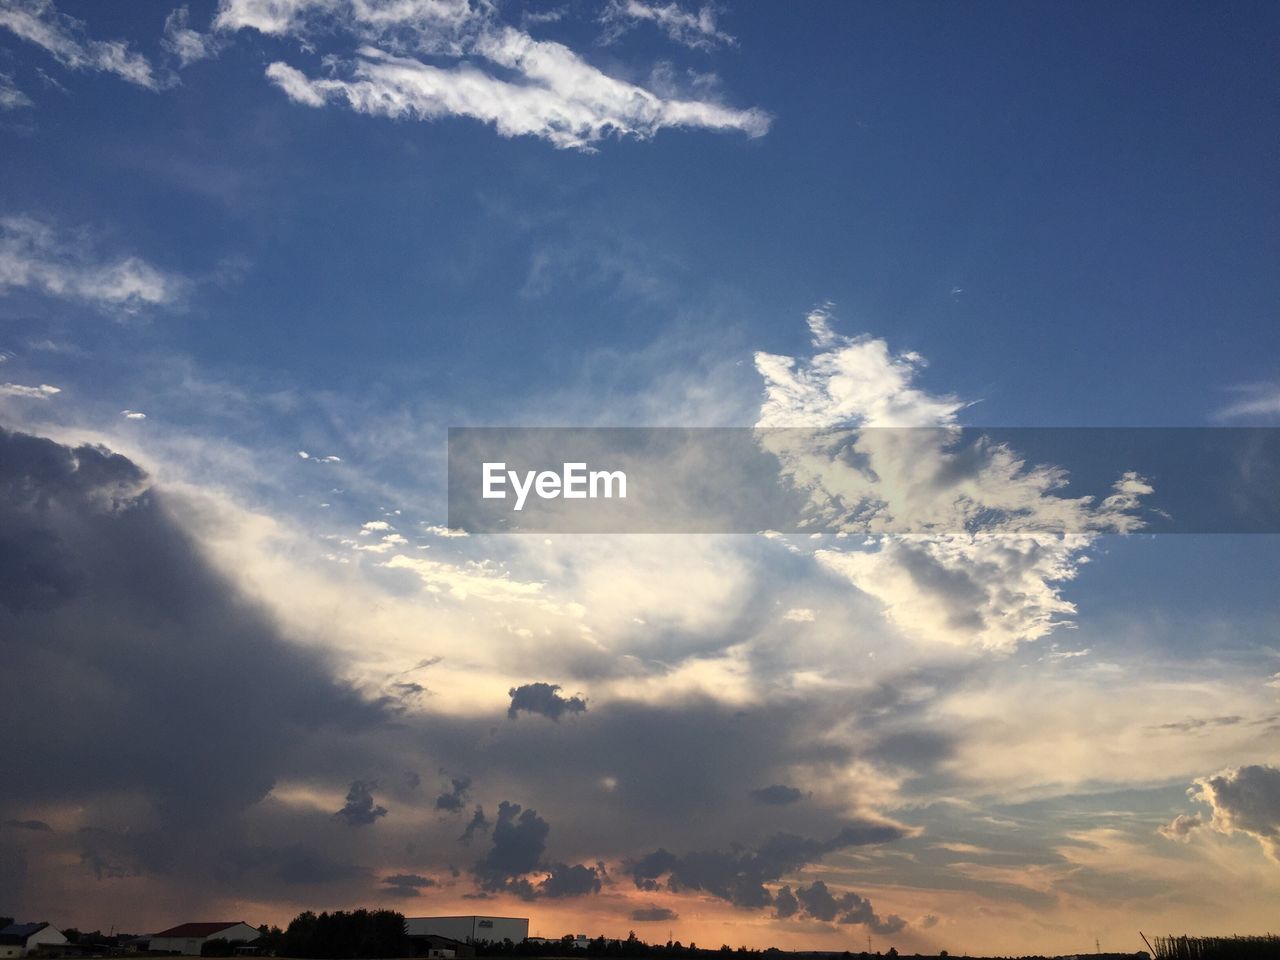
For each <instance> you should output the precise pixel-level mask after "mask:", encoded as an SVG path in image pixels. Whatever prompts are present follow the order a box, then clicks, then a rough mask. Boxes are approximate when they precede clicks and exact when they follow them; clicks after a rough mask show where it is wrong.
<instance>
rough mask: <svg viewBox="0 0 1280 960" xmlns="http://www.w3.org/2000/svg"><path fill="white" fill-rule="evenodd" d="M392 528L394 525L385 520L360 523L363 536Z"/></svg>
mask: <svg viewBox="0 0 1280 960" xmlns="http://www.w3.org/2000/svg"><path fill="white" fill-rule="evenodd" d="M391 529H393V527H392V526H391V524H389V523H387V521H385V520H370V521H369V522H368V523H363V524H361V525H360V534H361V536H368V535H369V534H370V533H374V532H381V531H383V530H391Z"/></svg>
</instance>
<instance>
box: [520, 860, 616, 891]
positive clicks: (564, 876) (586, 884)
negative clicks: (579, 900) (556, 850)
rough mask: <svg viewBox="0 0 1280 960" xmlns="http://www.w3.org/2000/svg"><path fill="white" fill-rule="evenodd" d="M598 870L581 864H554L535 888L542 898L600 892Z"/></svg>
mask: <svg viewBox="0 0 1280 960" xmlns="http://www.w3.org/2000/svg"><path fill="white" fill-rule="evenodd" d="M600 884H601V880H600V870H599V869H598V868H597V867H588V866H586V865H584V864H581V863H574V864H568V863H554V864H552V865H551V867H550V870H549V872H548V874H547V877H546V879H545V880H543V881H542V882H541V883H539V884H538V885H537V887H536V888H535V889H536V891H537V893H536V895H537V896H542V897H550V898H556V897H581V896H585V895H586V894H589V893H599V892H600Z"/></svg>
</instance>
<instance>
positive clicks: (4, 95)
mask: <svg viewBox="0 0 1280 960" xmlns="http://www.w3.org/2000/svg"><path fill="white" fill-rule="evenodd" d="M29 106H31V98H30V97H28V96H27V95H26V94H25V93H23V92H22V91H21V90H19V89H18V88H17V87H15V86H14V85H13V77H11V76H9V74H7V73H0V110H18V109H20V108H22V107H29Z"/></svg>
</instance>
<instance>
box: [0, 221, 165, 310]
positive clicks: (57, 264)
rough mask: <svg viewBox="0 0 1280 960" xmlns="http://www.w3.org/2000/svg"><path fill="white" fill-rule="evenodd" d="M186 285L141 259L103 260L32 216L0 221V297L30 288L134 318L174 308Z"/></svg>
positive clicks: (79, 243) (80, 242) (80, 243)
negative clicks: (152, 310)
mask: <svg viewBox="0 0 1280 960" xmlns="http://www.w3.org/2000/svg"><path fill="white" fill-rule="evenodd" d="M182 286H183V284H182V282H181V281H180V280H179V279H178V278H177V277H174V276H171V275H169V274H166V273H164V272H163V271H161V270H158V269H156V268H155V267H153V266H152V265H151V264H149V263H147V262H146V261H145V260H142V259H140V258H138V257H125V258H122V259H115V260H103V259H101V258H98V257H96V256H95V255H94V253H93V251H92V249H91V248H89V246H88V245H87V244H85V243H84V242H83V241H82V240H78V239H77V238H74V237H69V236H66V235H62V234H59V233H58V231H56V230H55V229H54V228H53V227H52V226H51V225H49V224H47V223H45V222H43V221H40V220H37V219H35V218H33V217H26V216H10V217H2V218H0V293H5V292H7V291H9V290H15V289H29V290H35V291H38V292H40V293H44V294H48V295H49V296H54V297H61V298H65V299H69V300H79V301H83V302H85V303H89V304H92V305H93V306H96V307H99V308H101V309H105V310H112V311H121V312H125V313H134V312H137V311H138V310H140V309H142V308H144V307H149V306H159V305H163V304H169V303H173V302H174V301H175V300H177V298H178V296H179V295H180V293H181V290H182Z"/></svg>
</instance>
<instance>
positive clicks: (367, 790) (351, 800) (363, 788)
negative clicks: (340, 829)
mask: <svg viewBox="0 0 1280 960" xmlns="http://www.w3.org/2000/svg"><path fill="white" fill-rule="evenodd" d="M375 787H377V784H376V783H371V782H370V783H366V782H365V781H363V780H354V781H352V783H351V789H350V790H348V791H347V802H346V803H345V804H343V805H342V809H340V810H339V811H338V812H337V813H335V814H334V816H335V817H337V818H338V819H339V820H342V821H343V822H345V823H346V824H347V826H349V827H366V826H368V825H369V824H371V823H374V822H376V821H377V819H378V818H379V817H385V816H386V815H387V808H386V807H384V806H381V805H379V804H377V803H375V801H374V798H373V791H374V788H375Z"/></svg>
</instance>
